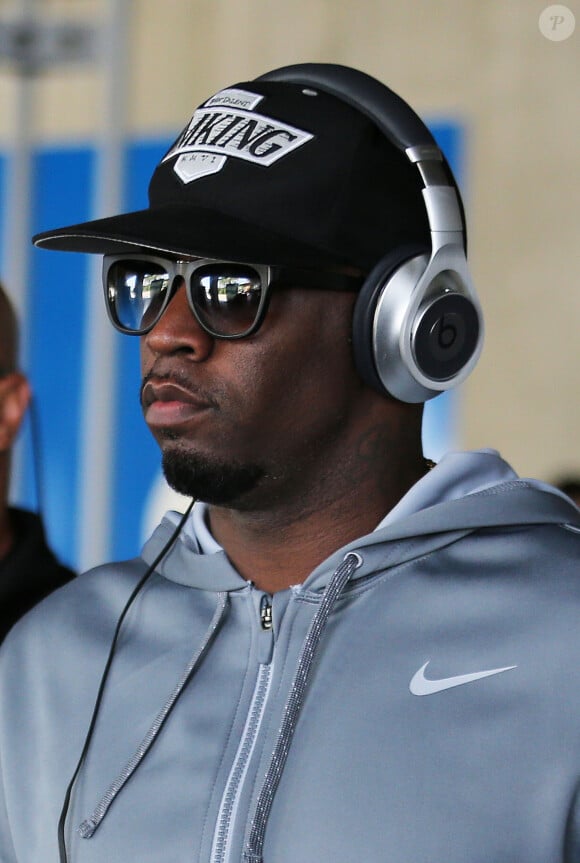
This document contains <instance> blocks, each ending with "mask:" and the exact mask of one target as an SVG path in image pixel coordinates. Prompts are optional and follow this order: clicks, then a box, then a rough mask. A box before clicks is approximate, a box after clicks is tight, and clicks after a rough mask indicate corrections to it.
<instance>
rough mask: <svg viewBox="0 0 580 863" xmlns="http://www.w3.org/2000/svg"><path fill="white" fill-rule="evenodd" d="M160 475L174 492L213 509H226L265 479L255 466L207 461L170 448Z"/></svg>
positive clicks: (260, 470) (165, 454) (165, 453)
mask: <svg viewBox="0 0 580 863" xmlns="http://www.w3.org/2000/svg"><path fill="white" fill-rule="evenodd" d="M163 473H164V474H165V479H166V480H167V482H168V483H169V485H170V486H171V488H173V489H175V491H177V492H179V493H180V494H184V495H187V497H193V498H194V499H195V500H201V501H204V502H205V503H209V504H214V505H215V506H227V505H229V504H233V503H235V502H236V501H238V500H239V499H240V498H241V497H242V496H243V495H245V494H247V492H250V491H252V489H253V488H255V486H256V485H257V483H258V482H259V480H260V479H261V478H262V477H263V476H264V473H265V472H264V470H263V469H262V468H261V467H259V466H258V465H252V464H250V465H242V464H235V463H231V462H223V461H219V460H217V459H212V460H210V459H207V458H203V457H202V456H199V455H197V454H195V453H187V452H183V450H179V449H173V448H169V449H167V450H166V451H165V452H164V453H163Z"/></svg>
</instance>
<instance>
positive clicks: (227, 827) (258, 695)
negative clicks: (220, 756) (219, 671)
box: [210, 593, 273, 863]
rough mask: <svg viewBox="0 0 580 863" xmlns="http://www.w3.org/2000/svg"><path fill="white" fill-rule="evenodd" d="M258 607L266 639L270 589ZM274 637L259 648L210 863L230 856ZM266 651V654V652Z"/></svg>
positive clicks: (264, 698) (263, 703)
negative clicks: (252, 682) (251, 689)
mask: <svg viewBox="0 0 580 863" xmlns="http://www.w3.org/2000/svg"><path fill="white" fill-rule="evenodd" d="M258 608H259V623H260V629H261V630H262V632H261V633H260V636H259V637H261V639H263V638H264V636H263V634H262V633H263V632H271V630H272V597H271V596H270V595H269V594H267V593H264V594H262V596H261V597H260V600H259V603H258ZM272 637H273V634H272V635H271V636H270V639H268V640H269V642H270V644H269V646H267V647H266V651H264V649H263V647H264V646H265V645H262V650H260V654H261V656H260V659H262V662H260V664H259V665H258V674H257V677H256V682H255V684H254V691H253V693H252V698H251V701H250V706H249V709H248V716H247V718H246V724H245V725H244V730H243V731H242V736H241V738H240V743H239V745H238V749H237V751H236V754H235V757H234V761H233V764H232V768H231V770H230V773H229V776H228V779H227V782H226V787H225V790H224V793H223V796H222V800H221V803H220V808H219V813H218V817H217V827H216V830H215V834H214V840H213V845H212V850H211V856H210V863H228V861H229V858H230V849H231V844H232V837H233V831H234V825H235V823H236V816H237V813H238V808H239V803H240V796H241V792H242V788H243V785H244V779H245V777H246V773H247V770H248V764H249V762H250V758H251V756H252V753H253V751H254V747H255V745H256V740H257V738H258V732H259V730H260V726H261V724H262V720H263V717H264V712H265V709H266V704H267V701H268V693H269V691H270V682H271V680H272V663H271V661H270V660H271V655H272V643H271V639H272ZM265 653H266V654H267V656H265V655H264V654H265Z"/></svg>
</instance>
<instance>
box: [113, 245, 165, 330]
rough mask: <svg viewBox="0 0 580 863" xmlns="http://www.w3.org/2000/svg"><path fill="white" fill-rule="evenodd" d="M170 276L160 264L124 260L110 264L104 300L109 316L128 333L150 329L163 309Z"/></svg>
mask: <svg viewBox="0 0 580 863" xmlns="http://www.w3.org/2000/svg"><path fill="white" fill-rule="evenodd" d="M169 284H170V277H169V275H168V273H167V271H166V269H165V268H164V267H163V266H162V265H161V264H156V263H154V262H149V261H139V260H129V259H128V260H124V261H117V262H115V263H114V264H112V265H111V267H110V269H109V273H108V277H107V300H108V302H109V306H110V308H111V310H112V313H113V317H114V318H115V319H116V320H117V321H118V323H119V324H120V325H121V326H122V327H123V328H124V329H126V330H129V331H130V332H134V333H139V332H142V331H144V330H146V329H147V327H149V326H152V325H153V324H154V323H155V322H156V320H157V317H158V316H159V313H160V311H161V309H162V307H163V301H164V299H165V295H166V293H167V290H168V288H169Z"/></svg>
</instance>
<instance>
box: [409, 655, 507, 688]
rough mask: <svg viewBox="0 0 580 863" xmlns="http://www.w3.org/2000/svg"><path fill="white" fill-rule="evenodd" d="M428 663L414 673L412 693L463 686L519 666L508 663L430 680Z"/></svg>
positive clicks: (411, 683) (410, 686) (411, 685)
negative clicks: (428, 677)
mask: <svg viewBox="0 0 580 863" xmlns="http://www.w3.org/2000/svg"><path fill="white" fill-rule="evenodd" d="M428 665H429V662H426V663H425V665H424V666H423V667H422V668H420V669H419V671H417V672H416V673H415V674H414V675H413V678H412V680H411V682H410V684H409V689H410V690H411V694H412V695H433V694H434V693H435V692H443V690H445V689H452V688H453V687H454V686H463V684H464V683H472V682H473V681H474V680H482V679H483V678H484V677H491V676H492V675H493V674H502V672H504V671H511V670H512V668H517V665H507V666H506V667H505V668H491V669H489V671H474V672H473V673H472V674H459V675H457V677H442V678H441V679H440V680H428V679H427V678H426V677H425V669H426V668H427V666H428Z"/></svg>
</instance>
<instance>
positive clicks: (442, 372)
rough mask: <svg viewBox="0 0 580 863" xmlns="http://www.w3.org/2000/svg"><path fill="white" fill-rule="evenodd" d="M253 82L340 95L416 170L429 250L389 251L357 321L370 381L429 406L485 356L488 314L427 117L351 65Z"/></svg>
mask: <svg viewBox="0 0 580 863" xmlns="http://www.w3.org/2000/svg"><path fill="white" fill-rule="evenodd" d="M257 80H263V81H286V82H288V83H293V84H301V85H304V86H307V87H312V88H314V89H316V88H318V89H319V90H322V91H323V92H325V93H328V94H330V95H332V96H335V97H337V98H338V99H341V100H342V101H343V102H346V103H347V104H349V105H351V106H352V107H354V108H356V109H357V110H358V111H360V112H361V113H363V114H366V115H367V116H368V117H369V118H370V119H371V120H372V121H373V122H374V123H375V125H376V126H377V127H378V128H379V129H380V130H381V132H382V133H383V134H384V135H385V137H386V138H387V139H388V140H389V141H390V142H391V143H392V144H394V145H395V146H396V147H397V148H398V149H399V150H402V151H403V152H404V153H405V155H406V156H407V158H408V159H409V161H410V162H412V163H413V164H414V165H416V167H417V170H418V171H419V173H420V176H421V181H422V184H423V190H422V192H423V199H424V202H425V209H426V212H427V218H428V223H429V230H430V233H431V248H430V249H428V248H421V247H420V246H406V247H403V248H399V249H397V250H394V251H393V250H391V251H390V252H389V253H388V254H387V255H385V257H383V258H382V259H381V260H380V261H379V262H378V263H377V265H376V266H375V267H374V269H373V270H372V271H371V273H370V274H369V276H368V277H367V279H366V280H365V283H364V285H363V287H362V288H361V291H360V294H359V296H358V298H357V302H356V305H355V310H354V316H353V349H354V358H355V363H356V367H357V370H358V372H359V374H360V375H361V377H362V378H363V380H364V381H365V382H366V383H368V384H369V385H370V386H372V387H373V388H374V389H376V390H378V391H379V392H381V393H383V394H384V393H388V394H389V395H391V396H394V397H395V398H397V399H399V400H401V401H404V402H423V401H427V400H428V399H431V398H433V397H434V396H437V395H439V394H440V393H441V392H443V391H445V390H448V389H451V388H452V387H454V386H456V385H457V384H460V383H461V382H462V381H464V380H465V378H466V377H467V376H468V375H469V373H470V372H471V371H472V369H473V368H474V366H475V364H476V363H477V360H478V359H479V355H480V353H481V349H482V345H483V317H482V312H481V307H480V304H479V301H478V299H477V295H476V293H475V290H474V288H473V285H472V282H471V278H470V275H469V270H468V266H467V260H466V256H465V246H466V236H465V234H466V231H465V224H464V218H463V212H462V207H461V203H460V199H459V195H458V191H457V189H456V187H455V185H453V182H452V180H450V179H449V178H450V177H451V171H450V169H449V167H448V166H447V163H446V161H445V158H444V156H443V154H442V153H441V150H440V149H439V147H438V146H437V144H436V143H435V140H434V138H433V136H432V135H431V133H430V132H429V130H428V129H427V127H426V126H425V124H424V123H423V121H422V120H421V119H420V118H419V117H418V116H417V114H415V112H414V111H413V110H412V109H411V108H410V107H409V105H407V103H406V102H404V101H403V99H401V98H400V97H399V96H397V94H396V93H394V92H393V91H392V90H390V89H389V88H388V87H386V86H385V85H384V84H381V83H380V82H379V81H377V80H376V79H375V78H372V77H370V76H369V75H366V74H365V73H364V72H360V71H358V70H357V69H351V68H349V67H347V66H340V65H335V64H327V63H301V64H298V65H294V66H285V67H283V68H281V69H275V70H274V71H272V72H268V73H267V74H265V75H262V76H260V78H258V79H257ZM447 172H448V173H447Z"/></svg>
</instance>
